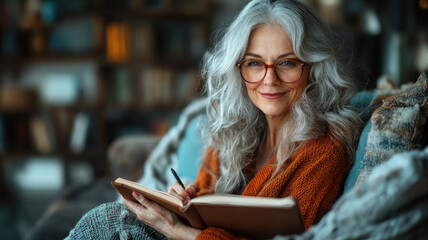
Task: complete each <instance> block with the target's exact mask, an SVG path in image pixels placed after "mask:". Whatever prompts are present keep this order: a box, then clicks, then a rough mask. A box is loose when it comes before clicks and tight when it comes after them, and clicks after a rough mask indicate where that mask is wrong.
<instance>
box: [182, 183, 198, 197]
mask: <svg viewBox="0 0 428 240" xmlns="http://www.w3.org/2000/svg"><path fill="white" fill-rule="evenodd" d="M185 192H186V193H187V195H188V196H189V197H190V198H194V197H196V188H195V186H194V185H193V184H190V185H188V186H187V187H186V189H185Z"/></svg>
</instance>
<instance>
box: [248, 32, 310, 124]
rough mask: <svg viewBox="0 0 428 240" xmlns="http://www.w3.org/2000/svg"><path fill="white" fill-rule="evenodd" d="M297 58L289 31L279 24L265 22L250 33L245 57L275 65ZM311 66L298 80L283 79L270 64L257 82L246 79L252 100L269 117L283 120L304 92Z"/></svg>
mask: <svg viewBox="0 0 428 240" xmlns="http://www.w3.org/2000/svg"><path fill="white" fill-rule="evenodd" d="M286 58H287V59H297V57H296V56H295V55H294V51H293V47H292V44H291V41H290V39H289V38H288V35H287V33H286V32H285V31H284V29H283V28H282V27H281V26H279V25H262V26H260V27H258V28H256V29H254V30H253V32H252V33H251V35H250V39H249V42H248V46H247V50H246V52H245V55H244V59H256V60H260V61H263V62H264V63H265V64H267V65H273V64H277V63H279V62H281V61H282V60H284V59H286ZM308 72H309V67H308V66H305V67H304V68H303V74H302V76H301V77H300V79H299V80H298V81H296V82H292V83H286V82H285V81H287V80H285V79H284V81H281V80H280V79H279V78H278V77H277V74H276V73H275V71H274V69H273V68H268V70H267V72H266V75H265V77H264V78H263V79H262V80H261V81H259V82H257V83H248V82H246V83H245V85H246V88H247V92H248V95H249V97H250V99H251V101H252V102H253V103H254V105H256V106H257V107H258V108H259V109H260V110H261V111H262V112H263V113H264V114H265V115H266V118H267V120H268V122H269V121H270V120H274V119H275V120H279V121H280V122H283V121H285V120H286V118H287V117H288V114H289V112H290V107H291V105H292V104H293V103H294V102H296V101H297V100H298V99H299V98H300V96H301V95H302V93H303V91H304V89H305V87H306V86H307V82H308Z"/></svg>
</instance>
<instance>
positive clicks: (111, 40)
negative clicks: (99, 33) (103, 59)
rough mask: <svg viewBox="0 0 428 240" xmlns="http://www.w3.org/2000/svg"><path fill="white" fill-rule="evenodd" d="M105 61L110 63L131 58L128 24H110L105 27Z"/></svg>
mask: <svg viewBox="0 0 428 240" xmlns="http://www.w3.org/2000/svg"><path fill="white" fill-rule="evenodd" d="M106 51H107V53H106V54H107V59H108V60H109V61H112V62H121V61H127V60H129V59H130V58H131V29H130V26H129V24H127V23H121V22H111V23H109V24H108V25H107V27H106Z"/></svg>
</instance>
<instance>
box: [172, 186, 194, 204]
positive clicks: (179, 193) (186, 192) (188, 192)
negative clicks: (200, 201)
mask: <svg viewBox="0 0 428 240" xmlns="http://www.w3.org/2000/svg"><path fill="white" fill-rule="evenodd" d="M168 193H169V194H171V195H173V196H175V197H177V198H178V199H180V200H181V201H182V202H183V203H184V204H185V205H187V203H189V201H190V199H192V198H194V197H196V188H195V186H194V185H192V184H190V185H187V186H186V189H183V187H182V186H181V185H180V184H179V183H178V182H174V183H173V184H172V186H171V187H170V188H169V189H168Z"/></svg>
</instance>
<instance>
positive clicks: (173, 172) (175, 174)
mask: <svg viewBox="0 0 428 240" xmlns="http://www.w3.org/2000/svg"><path fill="white" fill-rule="evenodd" d="M171 172H172V175H174V178H175V180H177V182H178V183H179V184H180V185H181V186H182V187H183V189H186V187H185V186H184V184H183V182H182V181H181V179H180V177H179V176H178V174H177V172H175V170H174V169H173V168H171Z"/></svg>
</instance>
